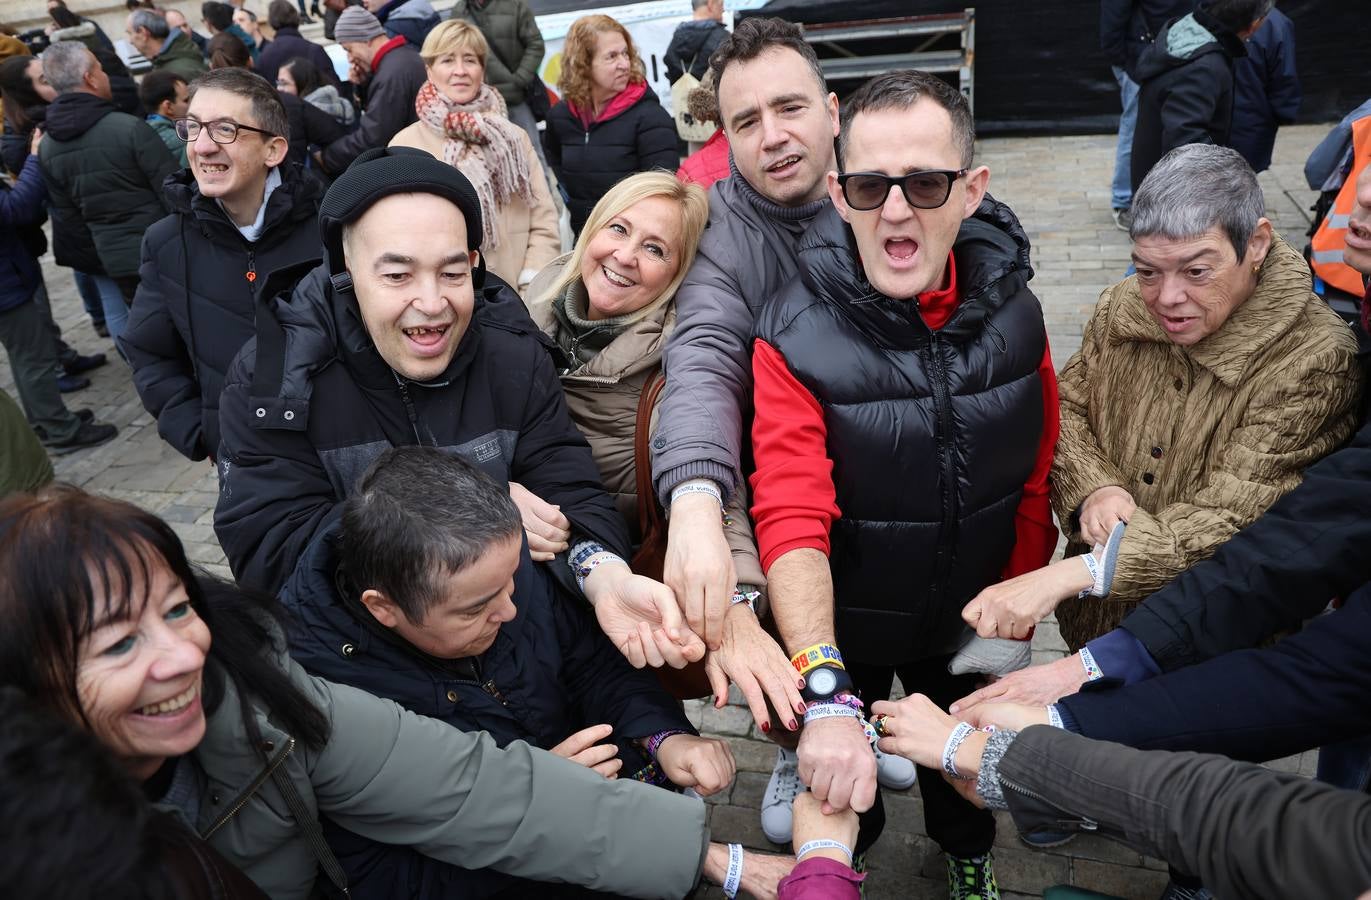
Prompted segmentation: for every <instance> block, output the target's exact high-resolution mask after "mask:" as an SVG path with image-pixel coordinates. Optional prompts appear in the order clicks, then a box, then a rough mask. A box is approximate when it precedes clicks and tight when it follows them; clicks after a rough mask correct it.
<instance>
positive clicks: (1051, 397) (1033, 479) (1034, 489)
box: [1000, 347, 1062, 578]
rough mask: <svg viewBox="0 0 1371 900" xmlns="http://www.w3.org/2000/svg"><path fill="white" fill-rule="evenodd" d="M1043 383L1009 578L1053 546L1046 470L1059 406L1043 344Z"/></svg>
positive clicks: (1039, 563)
mask: <svg viewBox="0 0 1371 900" xmlns="http://www.w3.org/2000/svg"><path fill="white" fill-rule="evenodd" d="M1038 377H1039V378H1040V379H1041V380H1042V383H1043V433H1042V437H1041V438H1039V440H1038V459H1037V462H1035V463H1034V464H1033V473H1032V474H1031V475H1029V476H1028V481H1026V482H1024V486H1023V498H1022V499H1021V500H1019V509H1018V511H1017V512H1016V513H1015V514H1014V550H1013V552H1012V553H1010V554H1009V562H1007V563H1005V567H1004V571H1003V572H1001V573H1000V576H1001V578H1013V577H1014V576H1015V575H1022V574H1024V573H1025V572H1032V571H1033V570H1034V569H1041V568H1042V567H1043V566H1045V565H1047V562H1048V560H1050V559H1051V558H1052V553H1053V551H1055V550H1056V549H1057V526H1056V525H1054V524H1052V504H1051V503H1049V502H1048V499H1047V473H1048V470H1049V469H1051V468H1052V451H1053V448H1055V447H1056V446H1057V432H1058V431H1060V430H1061V421H1062V418H1061V409H1060V407H1059V406H1058V405H1057V373H1056V371H1055V370H1054V369H1053V368H1052V348H1051V347H1045V348H1044V350H1043V361H1042V362H1041V363H1040V364H1039V365H1038Z"/></svg>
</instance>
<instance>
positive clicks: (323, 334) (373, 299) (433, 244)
mask: <svg viewBox="0 0 1371 900" xmlns="http://www.w3.org/2000/svg"><path fill="white" fill-rule="evenodd" d="M319 230H320V235H321V237H322V240H323V246H324V254H325V260H324V263H323V265H320V266H317V267H315V268H314V269H313V271H311V272H309V273H308V274H305V275H304V276H303V279H302V280H299V281H298V286H297V287H296V288H295V289H294V290H293V291H289V290H288V291H287V292H286V293H283V294H279V295H278V294H277V292H276V291H275V290H274V289H273V285H274V284H277V283H279V284H284V285H290V284H295V283H296V280H297V279H300V277H301V273H300V272H299V271H298V270H299V268H300V267H295V269H294V270H292V269H287V270H284V271H281V272H276V273H273V274H272V275H271V276H270V277H269V279H268V281H267V283H266V284H265V285H264V286H263V292H262V297H263V302H260V303H259V304H258V311H257V328H256V332H257V334H256V338H255V340H253V341H249V342H248V344H247V345H246V346H245V347H244V348H243V350H242V352H241V353H240V354H239V356H238V358H237V359H236V360H235V361H234V363H233V365H232V366H230V369H229V374H228V378H227V381H226V384H225V387H224V391H223V394H222V396H221V398H220V407H219V427H220V441H221V443H220V446H219V454H218V456H217V457H216V458H217V460H218V464H219V478H220V486H219V490H220V492H219V503H218V505H217V506H216V508H215V511H214V528H215V532H216V533H217V534H218V536H219V540H220V543H221V544H222V545H223V548H224V552H225V553H226V554H227V555H228V561H229V565H230V567H232V569H233V574H234V575H235V576H236V578H237V579H238V583H239V584H241V585H243V586H244V587H251V588H255V589H260V590H266V591H271V592H273V593H274V592H276V591H278V590H279V589H280V588H281V586H282V585H283V584H284V583H285V581H286V579H287V578H288V577H289V576H290V574H291V572H292V571H293V570H294V568H295V566H296V564H297V563H298V562H299V560H300V558H301V556H302V554H303V553H304V552H305V550H306V548H307V547H308V546H309V544H310V542H311V541H312V540H313V539H314V538H315V536H317V535H318V534H320V533H321V532H323V531H324V530H325V529H326V528H327V527H328V526H329V525H330V524H332V523H333V522H334V521H335V520H336V519H337V517H338V516H339V514H340V511H341V508H342V503H343V500H345V499H346V498H347V496H348V495H349V494H351V493H352V491H353V490H354V488H355V487H356V484H357V481H358V478H359V476H361V474H362V473H363V472H365V471H366V470H367V468H368V467H369V466H370V465H371V464H372V463H373V462H374V461H375V460H376V459H377V458H378V457H379V456H380V455H381V454H382V453H383V452H384V451H385V450H387V449H389V448H390V447H398V446H404V445H423V446H430V447H437V448H440V449H442V450H444V451H446V452H449V453H453V454H455V455H457V456H460V457H462V458H463V459H465V460H467V461H468V462H470V463H472V464H473V465H475V466H476V467H478V468H480V469H481V470H482V471H484V472H485V473H486V474H487V475H489V476H490V477H492V478H494V479H495V480H496V481H497V482H499V483H501V484H503V483H506V482H510V483H511V488H510V491H511V494H512V495H513V497H514V499H515V502H516V503H517V504H518V506H519V508H520V512H521V513H522V516H523V520H524V524H525V528H526V529H528V530H529V532H530V536H535V535H536V536H538V537H540V538H543V539H546V538H548V537H549V536H552V537H554V538H559V540H557V542H556V546H555V549H554V551H553V552H554V553H556V556H555V558H552V559H551V560H549V561H548V562H547V566H548V570H549V572H550V574H551V575H552V576H553V577H555V578H557V579H558V581H560V582H562V583H563V584H564V585H566V586H568V587H570V589H572V590H578V591H583V592H584V594H585V597H586V598H587V600H588V601H589V602H590V603H591V604H592V605H594V606H595V607H596V614H597V618H598V619H599V621H600V624H601V626H602V627H603V628H604V629H605V631H606V633H607V634H608V635H609V637H610V638H611V640H613V641H614V642H615V644H616V646H619V647H621V648H622V647H623V646H624V642H625V641H626V640H628V638H629V635H630V633H632V634H633V635H637V634H639V630H638V625H639V623H640V622H648V623H650V626H649V627H651V626H652V625H655V626H658V627H655V628H652V630H651V635H650V639H651V640H650V642H655V646H656V647H657V654H660V658H658V657H657V656H656V655H654V653H653V652H652V650H651V649H649V659H652V660H653V661H654V662H655V663H656V664H661V662H662V659H663V658H665V659H667V660H668V661H674V662H676V663H677V664H678V665H683V664H684V663H685V661H686V659H685V656H686V655H690V656H693V657H694V658H698V657H699V656H701V655H703V650H704V648H703V645H702V644H700V643H699V642H698V640H695V639H693V636H691V635H690V634H689V631H688V629H685V628H683V627H682V628H680V629H679V633H681V634H682V638H681V641H682V643H681V644H676V643H675V642H673V641H672V639H671V638H670V637H668V631H669V630H672V631H674V630H677V625H678V624H679V621H680V614H679V612H678V611H677V606H676V601H675V598H674V596H673V595H672V593H671V591H670V590H669V589H667V588H666V587H665V586H664V585H662V584H660V583H659V582H656V581H653V580H651V579H648V578H643V577H641V576H637V575H634V574H632V572H631V571H630V570H629V568H628V565H627V564H626V563H625V562H624V560H625V559H626V558H627V556H628V535H627V533H626V529H625V527H624V523H623V520H622V519H621V518H620V517H619V513H618V512H617V510H616V509H615V506H614V503H613V501H612V500H611V499H610V497H609V495H608V494H606V493H605V491H604V488H603V487H602V486H601V485H600V478H599V473H598V470H597V468H596V466H595V461H594V459H592V457H591V455H590V448H589V446H588V445H587V444H586V442H585V439H584V438H583V437H582V436H581V433H580V432H579V431H578V430H577V428H576V426H575V424H573V423H572V421H571V418H570V416H569V414H568V412H567V408H566V402H565V400H564V399H563V397H562V389H561V384H560V382H559V380H558V377H557V372H556V370H555V368H554V367H553V363H552V358H551V356H550V354H549V347H548V344H547V342H546V339H545V338H544V337H543V335H542V333H541V332H540V331H539V330H538V328H537V327H536V326H535V325H534V324H533V321H532V320H531V319H530V318H529V316H528V313H527V311H526V310H525V308H524V305H523V302H522V301H521V300H520V299H519V295H518V294H517V293H515V292H514V291H513V289H511V288H510V287H509V286H508V285H506V284H504V283H503V282H501V281H500V280H499V279H498V278H496V277H494V276H493V275H488V274H486V272H485V269H484V265H483V264H482V262H481V257H480V253H479V252H478V248H479V245H480V240H481V208H480V203H479V201H478V200H477V198H476V192H475V189H474V188H472V186H471V183H470V182H469V181H467V179H466V177H465V176H464V175H462V174H461V173H460V172H459V171H458V170H457V169H455V168H453V167H452V166H450V165H447V164H446V163H443V162H441V161H439V160H436V159H434V158H433V157H432V156H430V155H429V154H427V153H424V152H423V151H421V150H413V149H410V148H393V149H377V150H369V151H367V152H366V153H364V154H362V155H361V156H360V157H358V159H357V161H356V162H355V163H354V164H353V165H352V166H351V167H350V168H349V169H348V170H347V172H345V173H344V174H343V176H342V177H340V178H339V179H338V180H337V181H336V182H334V184H333V186H332V187H331V188H329V191H328V193H327V194H326V195H325V196H324V201H323V203H322V205H321V207H320V210H319ZM309 265H312V264H309ZM549 520H552V522H554V523H558V525H560V526H561V527H560V528H559V527H557V526H554V525H552V524H550V522H549ZM539 543H540V545H542V541H540V542H539ZM567 551H571V552H570V553H568V552H567ZM548 556H552V554H551V553H549V554H548ZM663 617H665V618H663ZM684 648H689V649H688V650H687V649H684Z"/></svg>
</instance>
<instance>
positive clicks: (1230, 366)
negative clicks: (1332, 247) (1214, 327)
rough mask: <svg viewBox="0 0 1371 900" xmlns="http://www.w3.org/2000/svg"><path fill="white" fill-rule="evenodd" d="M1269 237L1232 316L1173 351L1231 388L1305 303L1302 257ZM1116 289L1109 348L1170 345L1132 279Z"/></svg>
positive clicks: (1307, 286) (1307, 287)
mask: <svg viewBox="0 0 1371 900" xmlns="http://www.w3.org/2000/svg"><path fill="white" fill-rule="evenodd" d="M1272 237H1273V243H1272V245H1271V251H1270V252H1269V253H1268V254H1267V255H1266V261H1265V262H1263V263H1262V269H1261V274H1260V275H1259V276H1258V277H1257V287H1256V289H1255V290H1254V291H1253V292H1252V296H1250V297H1248V298H1247V299H1246V300H1245V301H1243V303H1242V305H1240V306H1239V307H1238V308H1237V309H1235V310H1234V311H1233V314H1232V315H1230V316H1229V317H1228V321H1226V322H1224V323H1223V325H1222V326H1221V327H1220V328H1219V330H1218V331H1216V332H1214V333H1213V334H1211V335H1209V337H1207V338H1205V339H1204V340H1202V341H1200V342H1199V343H1198V344H1195V345H1194V346H1193V347H1178V348H1177V349H1178V350H1180V352H1181V353H1183V354H1185V356H1187V357H1188V358H1189V359H1191V360H1192V361H1193V362H1195V363H1196V364H1197V365H1200V366H1203V367H1204V368H1205V369H1207V370H1208V371H1209V372H1211V373H1212V374H1213V375H1214V377H1215V378H1217V379H1219V380H1220V381H1221V382H1223V383H1224V385H1226V386H1227V387H1230V388H1232V387H1237V386H1238V385H1239V384H1241V383H1242V382H1244V381H1246V380H1247V378H1248V377H1249V376H1250V373H1251V369H1252V368H1253V366H1254V365H1257V364H1259V363H1260V361H1261V359H1262V357H1263V356H1264V355H1265V351H1266V348H1267V347H1269V346H1270V345H1271V344H1272V343H1273V342H1274V341H1276V340H1277V339H1279V338H1280V337H1281V336H1282V335H1284V334H1285V333H1286V332H1287V331H1289V330H1290V329H1291V328H1292V327H1293V326H1294V325H1295V321H1296V320H1297V319H1299V318H1300V317H1301V316H1302V315H1304V310H1305V302H1304V301H1305V300H1306V299H1307V297H1308V295H1309V292H1310V290H1311V287H1310V280H1309V266H1308V264H1307V263H1305V261H1304V257H1303V256H1301V255H1300V254H1299V252H1298V251H1297V250H1295V249H1294V248H1293V247H1291V246H1290V245H1289V244H1287V243H1286V242H1285V241H1284V240H1282V239H1281V238H1280V236H1279V235H1273V236H1272ZM1119 289H1120V290H1122V295H1121V296H1119V298H1118V302H1119V307H1118V312H1117V313H1116V314H1115V320H1114V323H1113V326H1112V327H1111V329H1110V330H1111V332H1112V333H1111V335H1110V343H1111V344H1127V343H1155V344H1168V345H1172V341H1171V339H1170V337H1168V336H1167V334H1166V332H1165V331H1164V330H1162V327H1161V326H1160V325H1158V324H1157V322H1156V320H1154V319H1153V318H1152V315H1151V314H1150V313H1149V312H1148V311H1147V306H1146V305H1145V304H1144V303H1143V300H1142V292H1141V291H1140V290H1139V289H1138V278H1137V276H1136V275H1131V276H1129V277H1128V278H1127V279H1125V280H1124V281H1123V282H1122V283H1121V284H1120V287H1119ZM1296 298H1298V300H1296ZM1173 346H1174V345H1173Z"/></svg>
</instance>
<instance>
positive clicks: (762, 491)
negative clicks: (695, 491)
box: [752, 341, 840, 572]
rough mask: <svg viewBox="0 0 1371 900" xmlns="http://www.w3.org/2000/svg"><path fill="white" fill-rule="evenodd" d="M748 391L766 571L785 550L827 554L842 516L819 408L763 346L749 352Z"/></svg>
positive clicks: (756, 509) (756, 512)
mask: <svg viewBox="0 0 1371 900" xmlns="http://www.w3.org/2000/svg"><path fill="white" fill-rule="evenodd" d="M752 391H753V400H754V401H755V403H754V405H755V407H756V412H755V414H754V417H753V419H752V455H753V458H754V461H755V462H756V465H757V471H756V472H755V473H754V474H753V476H752V520H753V522H754V524H755V525H756V526H757V549H758V550H759V551H760V552H761V555H762V571H763V572H766V571H769V570H770V569H771V564H772V563H773V562H775V561H776V560H777V559H779V558H780V557H781V555H782V554H784V553H786V552H788V551H790V550H796V549H799V548H802V547H807V548H812V549H814V550H819V551H821V552H822V553H823V554H824V555H825V556H827V555H828V546H829V544H828V529H829V527H830V526H831V525H832V524H833V521H834V520H835V519H837V518H838V516H839V515H840V513H839V512H838V502H837V497H836V495H835V492H834V489H833V461H832V460H830V459H829V458H828V431H827V429H826V428H825V426H824V414H823V410H822V409H820V408H819V402H818V401H817V400H815V399H814V395H813V394H811V393H810V392H809V391H808V390H807V389H806V388H805V387H804V385H802V384H800V382H799V381H797V380H796V379H795V376H794V375H793V374H791V371H790V367H789V366H787V365H786V361H785V357H783V356H781V354H780V352H779V351H777V350H776V348H774V347H772V346H771V345H770V344H768V343H766V342H765V341H757V342H756V343H755V345H754V347H753V351H752Z"/></svg>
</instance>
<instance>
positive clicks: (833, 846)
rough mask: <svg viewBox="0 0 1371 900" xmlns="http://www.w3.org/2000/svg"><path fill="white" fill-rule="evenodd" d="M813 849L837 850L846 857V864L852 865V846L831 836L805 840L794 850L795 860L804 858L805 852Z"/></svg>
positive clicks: (811, 851) (807, 852)
mask: <svg viewBox="0 0 1371 900" xmlns="http://www.w3.org/2000/svg"><path fill="white" fill-rule="evenodd" d="M815 850H839V851H841V852H842V854H843V855H844V856H846V857H847V864H848V865H852V848H851V847H849V846H847V845H846V844H844V843H842V842H841V841H835V840H833V839H831V838H815V839H814V840H812V841H805V842H804V843H803V844H801V845H800V849H799V850H796V851H795V861H796V862H799V861H800V860H802V859H804V858H805V855H806V854H809V853H813V852H814V851H815Z"/></svg>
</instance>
